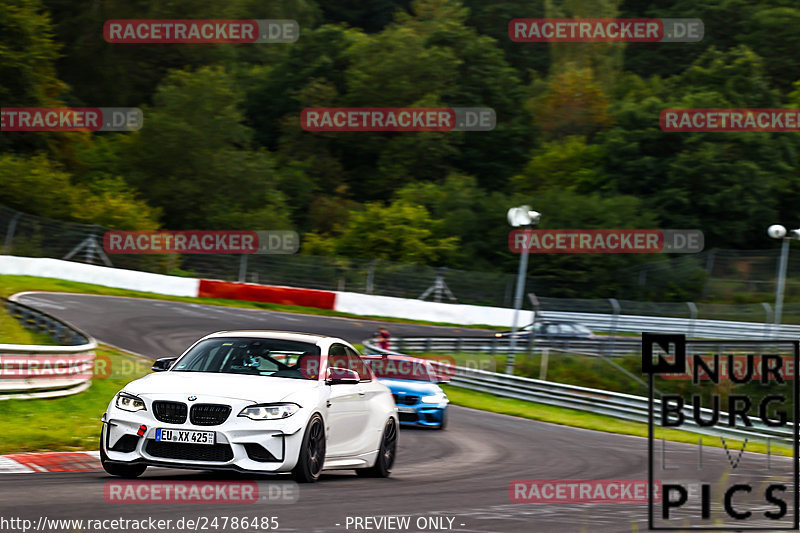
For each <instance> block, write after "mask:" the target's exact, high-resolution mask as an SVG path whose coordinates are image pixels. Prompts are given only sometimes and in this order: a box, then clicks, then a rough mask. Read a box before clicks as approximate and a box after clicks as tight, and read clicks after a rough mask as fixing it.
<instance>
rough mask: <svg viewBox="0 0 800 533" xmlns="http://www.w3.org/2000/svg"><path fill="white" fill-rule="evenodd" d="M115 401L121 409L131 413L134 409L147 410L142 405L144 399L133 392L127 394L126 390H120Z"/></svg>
mask: <svg viewBox="0 0 800 533" xmlns="http://www.w3.org/2000/svg"><path fill="white" fill-rule="evenodd" d="M116 403H117V407H119V408H120V409H122V410H123V411H131V412H133V413H135V412H136V411H147V408H146V407H145V406H144V400H142V399H141V398H139V397H138V396H134V395H133V394H128V393H127V392H120V393H119V394H117V402H116Z"/></svg>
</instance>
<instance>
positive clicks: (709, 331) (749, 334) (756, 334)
mask: <svg viewBox="0 0 800 533" xmlns="http://www.w3.org/2000/svg"><path fill="white" fill-rule="evenodd" d="M537 320H566V321H570V322H578V323H580V324H583V325H584V326H586V327H587V328H589V329H591V330H595V331H609V332H612V333H613V332H620V331H624V332H628V333H631V332H632V333H641V332H642V331H651V332H653V333H685V334H686V337H687V338H707V339H759V338H763V339H769V338H784V339H786V338H793V337H794V338H797V337H800V325H789V324H786V325H784V324H782V325H779V326H776V325H774V324H768V323H764V322H737V321H729V320H702V319H692V318H671V317H658V316H643V315H617V316H615V315H613V314H602V313H575V312H562V311H540V312H539V314H538V318H537Z"/></svg>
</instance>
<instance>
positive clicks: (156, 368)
mask: <svg viewBox="0 0 800 533" xmlns="http://www.w3.org/2000/svg"><path fill="white" fill-rule="evenodd" d="M177 359H178V358H177V357H162V358H161V359H156V362H155V363H153V366H152V367H151V368H150V370H152V371H153V372H164V371H165V370H169V367H171V366H172V363H174V362H175V361H176V360H177Z"/></svg>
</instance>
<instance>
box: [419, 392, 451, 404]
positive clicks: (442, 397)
mask: <svg viewBox="0 0 800 533" xmlns="http://www.w3.org/2000/svg"><path fill="white" fill-rule="evenodd" d="M446 401H447V394H445V393H443V392H437V393H436V394H432V395H430V396H423V397H422V403H442V402H446Z"/></svg>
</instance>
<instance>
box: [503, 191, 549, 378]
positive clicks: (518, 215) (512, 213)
mask: <svg viewBox="0 0 800 533" xmlns="http://www.w3.org/2000/svg"><path fill="white" fill-rule="evenodd" d="M507 216H508V223H509V224H511V226H512V227H515V228H520V227H522V228H527V227H530V226H533V225H536V224H538V223H539V219H540V218H541V217H542V215H541V214H540V213H538V212H536V211H532V210H531V208H530V206H527V205H523V206H522V207H512V208H511V209H509V210H508V215H507ZM520 253H521V255H520V258H519V273H518V274H517V290H516V292H515V294H514V317H513V318H512V321H511V338H510V340H509V343H508V357H507V358H506V374H513V373H514V350H516V348H517V324H518V320H519V310H520V309H521V308H522V296H523V294H524V293H525V273H526V272H527V270H528V253H529V251H528V246H526V245H523V247H522V251H521V252H520Z"/></svg>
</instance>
